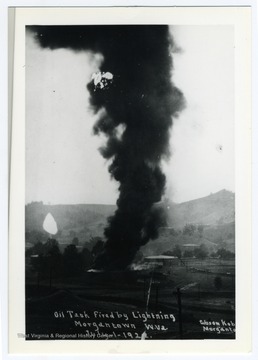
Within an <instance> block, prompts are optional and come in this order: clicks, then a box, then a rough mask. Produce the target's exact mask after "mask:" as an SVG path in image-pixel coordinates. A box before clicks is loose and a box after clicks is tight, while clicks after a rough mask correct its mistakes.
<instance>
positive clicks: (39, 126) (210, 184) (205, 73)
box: [26, 26, 234, 204]
mask: <svg viewBox="0 0 258 360" xmlns="http://www.w3.org/2000/svg"><path fill="white" fill-rule="evenodd" d="M171 32H172V34H173V37H174V39H175V41H176V43H177V46H178V50H177V51H176V52H174V53H173V59H174V70H173V82H174V83H175V85H176V86H177V87H178V88H180V89H181V91H183V93H184V95H185V98H186V101H187V107H186V108H185V110H184V111H183V112H182V113H181V114H180V116H179V117H178V118H177V119H175V120H174V125H173V128H172V130H171V141H170V146H171V154H172V156H171V158H170V160H169V162H167V163H164V172H165V173H166V175H167V192H166V196H167V197H168V198H169V199H170V200H171V201H174V202H183V201H187V200H191V199H195V198H199V197H203V196H206V195H209V194H210V193H211V192H216V191H219V190H221V189H224V188H225V189H228V190H231V191H234V28H233V26H232V27H231V26H172V27H171ZM100 62H101V56H100V55H99V54H98V55H96V54H93V53H90V52H73V51H71V50H65V49H59V50H54V51H51V50H48V49H41V48H40V47H39V46H38V45H37V44H36V43H35V42H34V40H33V37H32V35H31V34H30V33H28V34H27V37H26V203H29V202H31V201H43V202H44V203H51V204H77V203H102V204H114V203H115V202H116V199H117V196H118V193H117V184H116V183H115V181H113V180H110V176H109V173H108V170H107V166H108V163H107V161H106V160H104V159H103V158H102V156H101V154H100V153H99V152H98V148H99V147H100V146H101V145H102V144H103V142H104V141H105V139H104V137H102V136H95V135H93V132H92V128H93V125H94V123H95V121H96V118H95V117H94V116H93V114H92V112H91V110H90V108H89V93H88V91H87V88H86V85H87V83H88V82H89V81H90V79H91V76H92V74H93V73H94V72H96V71H97V70H98V66H99V64H100ZM157 71H158V69H157Z"/></svg>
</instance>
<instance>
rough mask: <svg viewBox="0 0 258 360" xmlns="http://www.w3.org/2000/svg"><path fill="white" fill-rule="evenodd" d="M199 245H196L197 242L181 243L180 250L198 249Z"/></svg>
mask: <svg viewBox="0 0 258 360" xmlns="http://www.w3.org/2000/svg"><path fill="white" fill-rule="evenodd" d="M199 247H200V245H197V244H184V245H182V250H184V251H186V250H187V251H189V250H191V251H193V250H194V249H198V248H199Z"/></svg>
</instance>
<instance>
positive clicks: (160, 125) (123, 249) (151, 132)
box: [29, 25, 184, 269]
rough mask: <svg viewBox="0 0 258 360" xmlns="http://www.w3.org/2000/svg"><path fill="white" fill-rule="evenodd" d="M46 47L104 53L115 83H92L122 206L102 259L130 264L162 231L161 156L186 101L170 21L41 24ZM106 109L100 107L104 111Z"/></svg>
mask: <svg viewBox="0 0 258 360" xmlns="http://www.w3.org/2000/svg"><path fill="white" fill-rule="evenodd" d="M29 30H32V31H34V33H35V37H36V38H37V40H38V42H39V43H40V45H41V46H42V47H48V48H50V49H56V48H61V47H62V48H70V49H73V50H75V51H80V50H90V51H93V52H97V53H101V54H102V55H103V58H104V60H103V63H102V65H101V68H100V71H101V72H102V74H103V73H106V72H108V73H111V74H112V75H113V79H112V82H111V81H110V83H109V84H108V85H109V86H103V87H101V86H96V83H95V84H94V81H91V82H90V83H89V84H88V89H89V91H90V94H91V105H92V107H93V109H94V111H95V112H98V111H99V114H101V115H100V116H99V120H98V121H97V123H96V124H95V126H94V131H95V133H96V134H98V133H104V134H105V135H106V136H107V143H106V146H105V147H103V148H102V149H101V153H102V155H103V156H104V158H106V159H111V165H110V166H109V172H110V174H111V177H112V178H114V179H115V180H117V181H118V182H119V184H120V185H119V191H120V194H119V198H118V200H117V210H116V212H115V214H114V215H113V216H112V217H111V218H110V219H109V220H108V225H107V227H106V229H105V237H106V239H107V241H106V243H105V249H104V252H103V253H102V254H101V255H100V256H99V257H98V258H97V260H96V263H95V267H96V268H103V269H124V268H126V267H127V266H128V265H129V264H130V263H131V262H132V260H133V258H134V256H135V254H136V252H137V251H138V249H139V248H140V247H141V246H142V245H144V244H146V243H147V242H148V241H149V239H155V238H157V236H158V228H159V227H160V225H161V224H162V221H164V218H163V214H162V211H161V210H160V207H158V206H156V205H155V204H156V203H158V202H159V201H161V198H162V195H163V193H164V190H165V183H166V180H165V175H164V174H163V172H162V170H161V160H162V159H163V158H164V157H167V156H169V147H168V145H169V134H170V133H169V130H170V127H171V125H172V119H173V117H175V116H177V114H178V112H179V111H180V110H181V109H182V107H183V105H184V98H183V95H182V93H181V92H180V91H179V90H178V89H177V88H176V87H175V86H174V85H173V83H172V82H171V71H172V58H171V49H172V46H173V40H172V38H171V37H170V34H169V28H168V26H163V25H162V26H157V25H154V26H146V25H145V26H142V25H139V26H134V25H128V26H34V27H30V29H29ZM100 110H101V111H100Z"/></svg>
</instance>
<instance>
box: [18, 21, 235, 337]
mask: <svg viewBox="0 0 258 360" xmlns="http://www.w3.org/2000/svg"><path fill="white" fill-rule="evenodd" d="M25 74H26V78H25V79H26V81H25V84H26V103H25V104H26V107H25V110H26V112H25V121H26V123H25V131H26V138H25V145H26V153H25V155H26V157H25V167H26V168H25V174H26V177H25V184H26V194H25V198H26V204H25V289H26V290H25V297H26V300H25V305H26V312H25V314H26V316H25V323H26V333H25V334H24V335H25V339H26V341H33V340H53V341H54V340H73V339H74V340H137V339H138V340H163V339H170V340H173V339H175V340H176V339H190V340H196V339H235V337H236V330H235V281H236V279H235V187H234V181H235V179H234V161H235V159H234V27H233V26H223V25H217V26H202V25H200V26H183V25H182V26H180V25H176V26H173V24H168V25H151V24H150V25H141V24H139V25H135V24H134V25H87V24H86V25H30V26H26V70H25Z"/></svg>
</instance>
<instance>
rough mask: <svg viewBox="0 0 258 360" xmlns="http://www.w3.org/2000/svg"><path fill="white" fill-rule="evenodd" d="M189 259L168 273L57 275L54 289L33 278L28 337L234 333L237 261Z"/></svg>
mask: <svg viewBox="0 0 258 360" xmlns="http://www.w3.org/2000/svg"><path fill="white" fill-rule="evenodd" d="M185 265H186V266H184V265H180V266H175V267H174V268H173V269H172V271H170V274H169V275H167V276H164V275H161V274H160V273H156V272H148V271H145V272H110V273H87V272H85V273H84V274H82V276H80V277H76V278H68V279H55V278H54V279H51V280H52V281H51V287H50V284H49V279H46V280H44V281H41V282H39V283H38V282H37V278H36V276H34V277H30V278H28V279H27V281H26V334H27V339H28V340H38V339H42V340H44V339H47V340H49V339H67V338H69V339H77V340H78V339H81V340H85V339H126V340H130V339H140V338H141V337H142V336H143V334H145V335H144V337H146V336H147V339H180V338H183V339H234V338H235V332H234V322H235V276H234V263H233V262H232V261H229V260H228V261H220V260H218V259H213V260H212V261H211V259H209V260H204V261H201V262H200V261H199V262H198V261H194V260H191V261H185ZM218 274H219V276H220V278H221V281H220V287H219V288H216V286H215V281H214V279H215V277H216V276H218ZM178 289H180V290H178ZM178 291H179V294H178ZM179 297H180V299H179ZM180 303H181V304H180ZM75 314H76V315H75ZM77 315H78V316H77Z"/></svg>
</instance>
